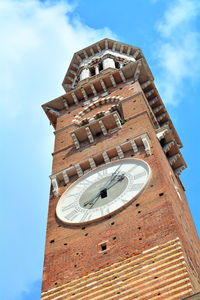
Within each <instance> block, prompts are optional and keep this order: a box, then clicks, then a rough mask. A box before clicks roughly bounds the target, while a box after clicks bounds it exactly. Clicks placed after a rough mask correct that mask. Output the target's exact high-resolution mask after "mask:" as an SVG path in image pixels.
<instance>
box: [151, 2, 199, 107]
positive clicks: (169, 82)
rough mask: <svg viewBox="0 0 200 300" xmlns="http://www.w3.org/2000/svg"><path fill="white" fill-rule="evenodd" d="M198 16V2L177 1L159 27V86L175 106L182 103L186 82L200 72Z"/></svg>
mask: <svg viewBox="0 0 200 300" xmlns="http://www.w3.org/2000/svg"><path fill="white" fill-rule="evenodd" d="M199 14H200V3H199V1H195V0H176V1H173V2H170V5H169V7H168V9H167V10H166V12H165V14H164V16H162V19H161V21H160V22H158V23H157V25H156V29H157V31H158V33H159V35H160V40H159V42H158V43H157V49H156V55H157V58H158V61H159V67H160V73H161V74H160V75H159V77H160V80H158V83H157V84H158V87H159V90H160V91H161V94H162V96H163V98H164V99H165V101H166V102H168V103H170V104H173V105H177V104H178V103H179V102H180V101H181V98H182V95H183V87H184V82H186V81H189V82H190V81H192V80H194V79H195V78H196V77H197V75H198V72H199V71H200V52H199V50H200V43H199V41H200V40H199V39H200V36H199V33H198V32H197V30H196V28H195V22H196V19H197V16H198V15H199Z"/></svg>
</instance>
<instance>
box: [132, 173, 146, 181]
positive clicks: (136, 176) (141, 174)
mask: <svg viewBox="0 0 200 300" xmlns="http://www.w3.org/2000/svg"><path fill="white" fill-rule="evenodd" d="M145 175H146V171H142V172H140V173H138V174H135V175H134V177H133V178H134V179H138V178H141V177H143V176H145Z"/></svg>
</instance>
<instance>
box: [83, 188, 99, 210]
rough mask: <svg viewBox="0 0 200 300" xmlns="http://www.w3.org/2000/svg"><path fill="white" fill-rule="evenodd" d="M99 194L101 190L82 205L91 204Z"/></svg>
mask: <svg viewBox="0 0 200 300" xmlns="http://www.w3.org/2000/svg"><path fill="white" fill-rule="evenodd" d="M100 195H101V191H100V192H99V193H98V194H97V195H96V196H95V197H94V198H92V199H90V200H89V201H87V202H85V203H84V204H83V206H84V207H85V206H87V205H88V204H91V203H92V202H93V201H94V200H95V199H96V198H97V199H98V198H99V196H100Z"/></svg>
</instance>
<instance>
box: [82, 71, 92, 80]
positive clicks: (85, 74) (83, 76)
mask: <svg viewBox="0 0 200 300" xmlns="http://www.w3.org/2000/svg"><path fill="white" fill-rule="evenodd" d="M88 77H90V70H89V69H88V68H86V69H83V70H82V71H81V74H80V80H83V79H85V78H88Z"/></svg>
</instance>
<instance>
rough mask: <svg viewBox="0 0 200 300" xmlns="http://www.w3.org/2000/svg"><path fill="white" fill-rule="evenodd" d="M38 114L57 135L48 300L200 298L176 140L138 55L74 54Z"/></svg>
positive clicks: (134, 51)
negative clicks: (57, 91) (56, 92)
mask: <svg viewBox="0 0 200 300" xmlns="http://www.w3.org/2000/svg"><path fill="white" fill-rule="evenodd" d="M63 88H64V90H65V93H64V94H63V95H62V96H60V97H58V98H56V99H54V100H51V101H50V102H48V103H45V104H44V105H43V106H42V107H43V109H44V111H45V112H46V114H47V117H48V118H49V120H50V122H51V124H52V126H53V128H54V134H55V147H54V152H53V154H52V155H53V166H52V174H51V175H50V179H51V189H50V200H49V213H48V222H47V233H46V247H45V259H44V272H43V285H42V299H43V300H47V299H59V300H61V299H71V300H75V299H77V300H90V299H95V300H97V299H98V300H103V299H109V300H110V299H120V300H121V299H122V300H125V299H140V300H146V299H155V300H156V299H158V300H159V299H168V300H170V299H174V300H176V299H177V300H178V299H182V298H184V297H186V296H189V295H192V294H194V293H196V292H198V291H199V290H200V278H199V275H200V267H199V266H200V258H199V254H200V249H199V239H198V236H197V232H196V229H195V226H194V223H193V220H192V217H191V214H190V210H189V208H188V204H187V200H186V197H185V193H184V187H183V185H182V183H181V180H180V178H179V176H180V174H181V172H182V171H183V170H184V169H185V168H186V164H185V161H184V159H183V157H182V155H181V152H180V148H181V147H182V144H181V141H180V138H179V136H178V134H177V132H176V129H175V128H174V126H173V123H172V121H171V119H170V116H169V115H168V113H167V111H166V108H165V106H164V104H163V102H162V99H161V98H160V96H159V93H158V91H157V89H156V86H155V84H154V78H153V75H152V73H151V70H150V68H149V66H148V64H147V62H146V60H145V58H144V56H143V53H142V51H141V49H139V48H137V47H133V46H130V45H127V44H124V43H120V42H117V41H114V40H111V39H103V40H101V41H99V42H97V43H95V44H93V45H90V46H88V47H87V48H85V49H83V50H81V51H79V52H77V53H75V54H74V56H73V58H72V61H71V64H70V66H69V69H68V71H67V73H66V76H65V78H64V81H63Z"/></svg>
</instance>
